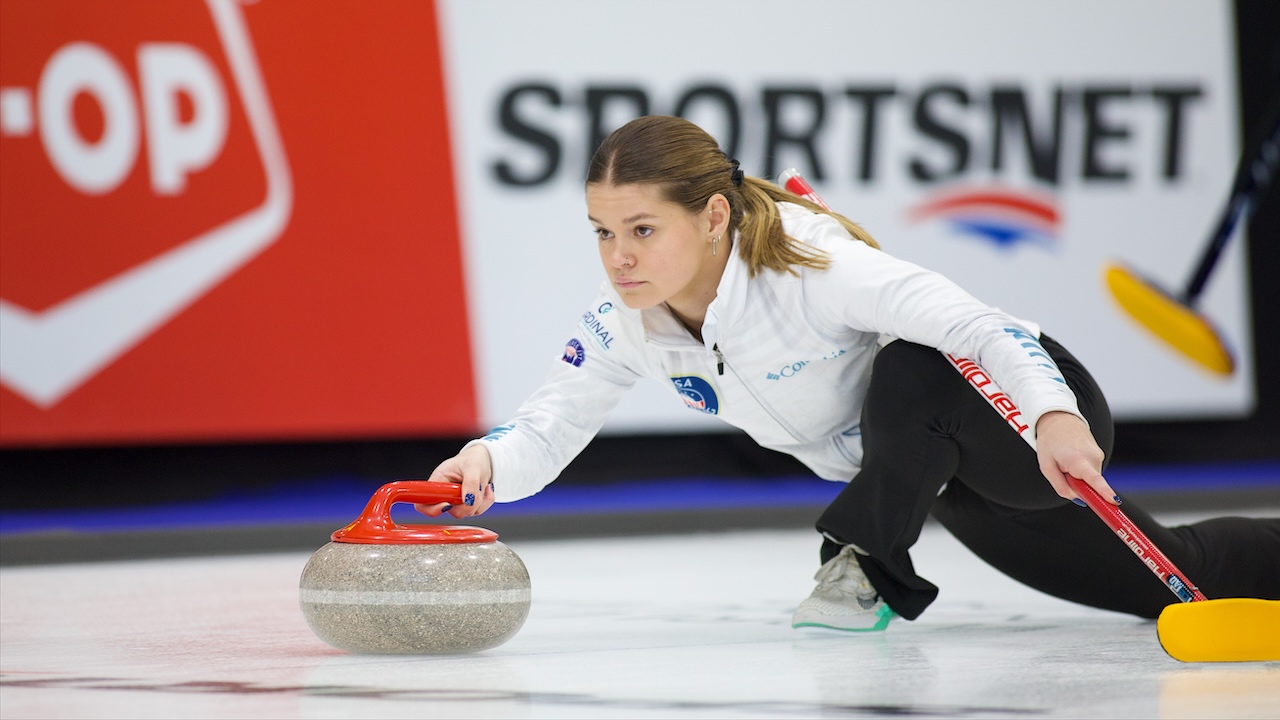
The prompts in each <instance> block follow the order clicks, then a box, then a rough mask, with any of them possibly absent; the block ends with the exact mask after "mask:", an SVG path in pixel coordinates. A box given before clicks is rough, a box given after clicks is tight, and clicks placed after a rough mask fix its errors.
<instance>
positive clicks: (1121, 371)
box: [440, 0, 1254, 431]
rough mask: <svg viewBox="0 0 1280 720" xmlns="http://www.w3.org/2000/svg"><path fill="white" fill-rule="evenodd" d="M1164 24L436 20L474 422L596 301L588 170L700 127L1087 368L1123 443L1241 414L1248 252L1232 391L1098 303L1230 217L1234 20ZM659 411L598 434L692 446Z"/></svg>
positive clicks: (1158, 12) (527, 384)
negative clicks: (1147, 430)
mask: <svg viewBox="0 0 1280 720" xmlns="http://www.w3.org/2000/svg"><path fill="white" fill-rule="evenodd" d="M1175 5H1176V8H1171V7H1170V6H1169V4H1168V3H1163V2H1151V1H1135V2H1127V3H1120V4H1117V3H1107V2H1100V1H1090V2H1082V3H1071V4H1045V3H1034V4H1026V3H1021V4H1019V3H1013V4H1011V3H996V2H979V1H973V2H957V3H945V4H940V3H933V2H920V1H914V2H913V1H908V2H900V3H829V2H797V3H792V4H790V5H788V6H786V8H785V9H782V8H776V7H769V6H750V7H746V6H743V5H742V4H741V3H735V2H727V1H725V2H703V3H698V4H696V5H688V4H684V3H678V2H663V1H659V2H643V3H641V2H618V3H608V4H606V5H600V4H596V3H589V2H581V1H577V0H559V1H548V2H539V3H527V4H520V5H518V6H513V5H510V4H506V3H500V2H499V3H495V2H492V1H490V2H485V1H483V0H480V1H472V0H451V1H449V2H443V3H441V6H440V7H441V18H442V26H443V27H444V28H445V34H446V36H447V37H448V49H449V52H448V55H447V63H446V67H447V70H448V73H449V88H450V113H451V117H452V119H453V125H454V127H455V128H457V130H458V133H457V136H456V143H457V144H456V147H457V152H456V158H457V169H458V172H457V174H458V179H459V183H460V185H461V187H462V188H463V190H462V196H463V204H462V207H463V212H464V224H465V226H466V229H467V231H466V242H467V246H468V254H469V256H470V257H471V258H473V259H474V260H475V262H474V263H473V264H472V266H471V269H470V281H471V283H472V287H471V290H472V293H473V297H474V298H477V300H476V302H477V307H476V313H477V315H478V316H480V317H484V318H486V324H485V325H484V327H481V328H477V330H478V334H477V337H476V347H477V349H478V351H479V352H478V362H477V368H476V369H477V373H478V377H479V381H480V383H481V386H482V387H483V388H484V391H483V392H482V396H483V397H484V398H485V401H484V403H483V405H482V407H481V414H482V416H483V417H485V418H486V419H489V420H492V421H497V420H498V419H500V418H501V417H502V416H504V415H505V414H507V413H509V412H510V410H511V409H512V408H514V407H515V406H517V405H518V404H519V402H520V400H521V399H522V398H523V397H524V396H525V395H526V394H527V393H528V392H529V391H530V390H531V389H532V388H533V387H534V386H535V385H536V384H537V382H538V380H539V378H540V376H541V373H542V372H544V371H543V369H542V368H544V367H545V357H546V356H547V355H548V354H549V353H553V352H555V347H556V343H557V342H558V338H559V336H560V334H561V333H562V332H563V327H564V326H565V323H567V322H570V320H569V319H570V318H573V317H575V315H576V308H578V307H580V305H581V303H582V300H583V298H584V297H589V296H590V295H591V293H593V292H594V289H595V286H596V284H597V283H598V282H599V280H600V279H602V278H603V277H604V275H603V271H602V269H601V268H600V266H599V259H598V257H597V255H596V251H595V248H594V241H593V239H592V236H591V232H590V230H591V228H590V225H589V223H588V222H587V221H586V218H585V206H584V202H583V198H582V181H583V175H584V171H585V166H586V163H587V160H588V159H589V157H590V153H591V152H592V150H593V149H594V147H595V146H596V144H598V142H599V141H600V139H601V138H603V137H604V136H605V135H607V134H608V132H609V131H611V130H612V129H613V128H615V127H617V126H618V125H620V124H622V123H624V122H626V121H627V120H629V119H631V118H632V117H635V116H637V115H640V114H646V113H651V114H677V115H683V116H685V117H688V118H690V119H692V120H694V121H695V122H698V123H699V124H701V125H702V126H703V127H705V128H706V129H707V130H709V131H710V132H711V133H712V134H713V135H715V136H716V137H717V139H719V140H720V142H721V145H722V147H723V148H724V149H725V150H726V152H727V153H729V154H730V155H731V156H734V157H737V158H738V159H740V160H741V161H742V166H743V168H744V170H748V171H749V172H750V173H751V174H753V175H757V176H764V177H773V176H775V175H776V173H778V172H780V171H781V170H783V169H785V168H787V167H795V168H797V169H799V170H800V172H801V173H802V174H803V175H804V176H805V177H806V178H807V179H808V180H809V181H810V183H812V184H813V185H814V186H815V188H816V189H817V191H818V193H819V194H820V195H821V196H822V197H823V198H824V199H825V200H826V201H827V202H828V203H829V204H830V205H832V206H833V207H835V208H836V209H837V210H839V211H841V212H843V213H844V214H846V215H847V216H849V217H850V218H852V219H853V220H855V221H857V222H860V223H862V224H863V225H864V226H865V227H866V228H868V229H869V230H870V231H871V232H872V233H873V234H874V235H875V236H876V237H877V238H878V239H879V240H880V242H881V243H882V245H883V246H884V248H885V249H886V250H887V251H888V252H892V253H894V254H895V255H898V256H900V257H903V258H905V259H908V260H911V261H913V262H917V263H919V264H921V265H924V266H926V267H929V268H932V269H935V270H938V271H941V272H943V273H944V274H946V275H948V276H949V277H951V278H952V279H954V280H955V281H956V282H958V283H959V284H960V285H961V286H963V287H964V288H966V289H967V290H969V291H970V292H971V293H972V294H974V295H975V296H977V297H978V298H980V299H982V300H984V301H985V302H987V303H989V304H991V305H994V306H997V307H1000V308H1001V309H1003V310H1005V311H1007V312H1009V313H1011V314H1013V315H1015V316H1017V317H1020V318H1025V319H1030V320H1033V321H1036V322H1038V323H1040V324H1041V325H1042V326H1043V327H1044V329H1045V331H1046V332H1047V333H1048V334H1050V335H1052V336H1054V337H1055V338H1057V339H1058V340H1059V341H1061V342H1063V343H1064V344H1065V345H1066V346H1067V347H1068V348H1070V349H1071V350H1072V352H1073V353H1074V354H1076V355H1077V356H1078V357H1080V358H1081V359H1082V360H1083V361H1084V362H1086V364H1087V365H1088V366H1089V367H1090V369H1091V370H1092V371H1093V372H1094V374H1095V375H1096V376H1097V378H1098V380H1099V382H1100V384H1101V385H1102V387H1103V389H1104V391H1105V392H1106V393H1107V395H1108V399H1109V401H1110V403H1111V407H1112V410H1113V411H1114V412H1115V415H1116V416H1117V417H1118V418H1121V419H1137V418H1158V417H1238V416H1242V415H1244V414H1246V413H1247V412H1248V411H1249V410H1250V408H1251V407H1252V405H1253V403H1254V395H1253V389H1252V388H1253V368H1252V366H1251V365H1250V363H1251V337H1250V328H1249V324H1248V315H1249V313H1248V306H1247V303H1248V300H1247V294H1246V287H1245V268H1244V264H1243V260H1242V252H1241V249H1242V246H1243V243H1242V242H1235V243H1234V244H1233V245H1232V246H1230V247H1229V248H1228V250H1227V252H1226V254H1225V255H1224V257H1223V258H1222V260H1221V262H1220V265H1219V266H1218V267H1217V269H1216V270H1215V275H1214V277H1213V280H1212V282H1211V284H1210V287H1209V289H1208V291H1207V292H1206V293H1205V295H1204V296H1203V297H1202V301H1201V305H1200V307H1199V309H1200V311H1201V312H1202V313H1204V314H1205V315H1207V316H1209V317H1211V318H1213V319H1214V321H1215V322H1216V323H1217V324H1218V325H1219V327H1220V328H1221V329H1222V331H1223V334H1224V335H1225V336H1226V337H1227V338H1228V341H1229V342H1230V343H1231V344H1232V345H1233V346H1234V347H1235V349H1236V352H1237V357H1239V358H1240V359H1241V360H1242V364H1241V366H1240V367H1239V368H1238V369H1237V371H1236V372H1235V374H1234V375H1233V376H1232V377H1230V378H1228V379H1226V380H1223V379H1220V378H1217V377H1213V376H1209V375H1207V374H1206V373H1204V372H1203V371H1201V370H1200V369H1199V368H1197V367H1195V366H1193V365H1192V364H1191V363H1189V362H1188V361H1186V360H1184V359H1183V358H1181V357H1180V356H1178V355H1176V353H1173V352H1171V351H1170V350H1168V349H1166V347H1164V346H1163V345H1161V344H1160V343H1158V342H1157V341H1154V340H1153V339H1151V338H1150V337H1149V336H1148V335H1147V334H1146V333H1145V331H1144V330H1142V329H1140V328H1138V327H1137V326H1136V325H1135V324H1134V323H1133V322H1132V321H1131V320H1130V319H1129V318H1128V317H1127V316H1125V315H1124V314H1123V312H1122V311H1121V310H1120V309H1119V308H1118V307H1117V306H1116V304H1115V303H1114V302H1113V301H1112V300H1111V298H1110V297H1109V295H1108V294H1107V290H1106V288H1105V286H1104V284H1103V282H1102V272H1103V269H1104V267H1105V266H1106V265H1107V264H1109V263H1111V262H1113V261H1117V260H1120V261H1124V262H1127V263H1129V264H1132V265H1135V266H1137V267H1140V268H1141V269H1143V270H1144V271H1145V273H1146V274H1148V275H1150V276H1152V277H1154V278H1156V279H1158V280H1160V281H1163V282H1165V283H1167V284H1168V285H1169V286H1171V287H1176V286H1178V285H1179V284H1180V283H1182V282H1183V281H1184V278H1185V277H1186V275H1187V274H1189V272H1190V271H1191V269H1192V267H1193V265H1194V263H1195V261H1196V259H1197V258H1198V256H1199V254H1200V251H1201V248H1202V247H1203V244H1204V241H1205V237H1206V233H1207V232H1208V231H1209V230H1210V229H1211V226H1212V224H1213V219H1214V216H1215V214H1216V213H1217V211H1218V209H1219V206H1220V205H1221V203H1223V202H1224V201H1225V198H1226V196H1227V193H1228V190H1229V186H1230V181H1231V175H1232V171H1233V169H1234V165H1235V162H1236V157H1237V153H1238V149H1237V145H1238V143H1237V137H1236V126H1237V109H1236V108H1237V98H1236V78H1235V71H1234V56H1233V48H1234V44H1233V40H1232V32H1233V31H1232V26H1231V6H1230V3H1228V2H1178V3H1175ZM926 15H927V16H928V17H929V19H930V20H929V22H927V23H921V22H920V21H919V20H920V18H921V17H922V16H926ZM570 17H579V18H584V19H587V18H589V21H588V22H587V24H586V25H585V26H584V25H582V24H580V23H576V22H574V23H570V22H564V21H562V20H561V19H563V18H570ZM675 17H678V18H680V19H679V21H673V20H672V18H675ZM531 27H536V28H538V32H529V31H528V29H529V28H531ZM708 27H714V28H716V30H715V32H714V35H713V36H712V37H709V36H708V35H707V33H706V32H705V28H708ZM1085 47H1087V48H1090V50H1089V51H1088V52H1084V53H1082V52H1081V48H1085ZM494 58H513V59H514V58H518V59H519V60H518V62H517V61H514V60H513V61H511V62H495V61H494ZM498 207H501V208H503V212H495V211H494V208H498ZM513 237H520V238H522V240H521V241H520V242H518V243H517V242H513V241H512V238H513ZM504 258H506V259H508V260H509V262H502V260H503V259H504ZM508 268H518V271H516V270H508ZM552 276H554V277H557V278H560V279H561V281H559V282H556V283H554V284H551V283H547V282H545V281H544V280H543V278H546V277H552ZM564 278H577V279H578V280H579V282H576V283H575V282H564V281H563V279H564ZM530 296H536V297H538V298H540V302H539V303H538V304H537V305H536V306H535V305H532V304H523V305H522V306H521V308H520V309H519V310H517V311H514V312H512V310H513V309H514V308H513V307H512V305H511V302H510V299H511V298H513V297H519V298H525V297H530ZM557 318H561V319H560V320H557ZM631 395H633V396H635V395H641V393H632V394H631ZM663 400H664V399H663V398H662V397H661V395H660V394H658V393H646V394H644V397H643V398H640V397H635V398H633V397H628V399H627V400H626V401H624V403H623V404H622V405H621V406H620V408H619V410H618V411H617V412H616V413H615V416H614V417H613V419H612V420H611V421H610V423H609V424H607V425H606V429H607V430H612V431H629V430H650V431H652V430H662V429H668V428H671V427H679V426H684V425H689V424H692V423H694V422H695V421H697V420H698V419H697V418H691V417H689V416H692V415H694V414H693V413H680V412H679V411H678V407H677V408H672V407H670V406H669V405H670V404H669V403H665V402H664V401H663ZM682 416H683V417H682ZM699 427H703V426H702V425H699Z"/></svg>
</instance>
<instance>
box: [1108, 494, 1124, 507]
mask: <svg viewBox="0 0 1280 720" xmlns="http://www.w3.org/2000/svg"><path fill="white" fill-rule="evenodd" d="M1111 499H1112V500H1115V501H1116V504H1117V505H1119V504H1120V503H1122V502H1124V501H1123V500H1121V499H1120V496H1119V495H1116V496H1115V497H1113V498H1111Z"/></svg>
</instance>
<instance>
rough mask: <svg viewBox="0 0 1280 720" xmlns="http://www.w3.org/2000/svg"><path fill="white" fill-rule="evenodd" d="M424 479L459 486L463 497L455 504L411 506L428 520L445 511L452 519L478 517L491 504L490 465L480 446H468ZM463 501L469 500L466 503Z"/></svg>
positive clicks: (485, 451) (484, 451) (486, 452)
mask: <svg viewBox="0 0 1280 720" xmlns="http://www.w3.org/2000/svg"><path fill="white" fill-rule="evenodd" d="M427 479H428V480H429V481H431V482H451V483H457V484H459V485H461V486H462V498H463V502H462V503H460V504H458V505H449V504H448V503H436V504H434V505H423V504H416V505H414V508H416V509H417V511H418V512H420V513H422V514H423V515H426V516H428V517H440V516H441V515H442V514H444V513H446V512H447V513H448V514H449V515H451V516H453V517H456V518H464V517H470V516H472V515H480V514H481V513H483V512H484V511H485V510H488V509H489V507H490V506H491V505H493V500H494V497H493V462H492V461H491V460H490V459H489V451H488V450H486V449H485V447H484V446H483V445H472V446H471V447H469V448H467V449H465V450H463V451H462V452H460V453H458V454H457V455H454V456H453V457H451V458H449V459H448V460H445V461H444V462H442V463H440V464H439V465H437V466H436V469H435V470H434V471H433V472H432V473H431V477H429V478H427ZM467 498H470V499H471V503H470V504H468V503H467Z"/></svg>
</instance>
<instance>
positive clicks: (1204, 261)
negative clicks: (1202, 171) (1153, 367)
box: [1103, 100, 1280, 375]
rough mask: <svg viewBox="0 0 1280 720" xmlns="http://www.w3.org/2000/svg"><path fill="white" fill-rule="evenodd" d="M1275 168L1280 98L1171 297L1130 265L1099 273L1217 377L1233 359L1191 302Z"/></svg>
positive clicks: (1279, 161) (1160, 333) (1146, 323)
mask: <svg viewBox="0 0 1280 720" xmlns="http://www.w3.org/2000/svg"><path fill="white" fill-rule="evenodd" d="M1277 170H1280V100H1277V104H1276V107H1274V108H1273V109H1272V113H1271V121H1270V126H1269V127H1266V126H1264V128H1263V133H1262V135H1261V137H1260V138H1259V139H1258V140H1257V141H1256V142H1255V143H1254V144H1253V147H1252V148H1251V149H1250V150H1249V151H1246V152H1245V153H1244V154H1243V155H1242V156H1241V158H1240V163H1239V166H1238V167H1237V168H1236V174H1235V180H1234V181H1233V182H1232V186H1231V195H1230V198H1229V199H1228V200H1227V204H1226V206H1225V207H1224V208H1223V209H1222V212H1221V213H1219V216H1218V219H1217V223H1216V224H1215V225H1214V229H1213V232H1212V233H1211V234H1210V237H1209V243H1208V245H1207V246H1206V247H1205V249H1204V252H1203V253H1202V254H1201V257H1200V261H1199V263H1198V264H1197V266H1196V269H1195V271H1194V272H1193V273H1192V277H1191V280H1190V281H1189V282H1188V283H1187V287H1186V289H1185V290H1183V291H1182V293H1181V294H1180V295H1174V294H1173V293H1170V292H1168V291H1166V290H1165V289H1164V288H1162V287H1160V285H1159V284H1157V283H1156V282H1154V281H1152V280H1150V279H1148V278H1145V277H1143V276H1142V275H1140V274H1139V273H1137V272H1135V271H1134V270H1133V269H1131V268H1130V267H1128V266H1126V265H1124V264H1122V263H1117V262H1113V263H1111V264H1110V265H1108V266H1107V267H1106V269H1105V271H1104V273H1103V277H1104V278H1105V280H1106V283H1107V287H1108V288H1109V289H1110V290H1111V295H1112V297H1113V298H1114V299H1115V301H1116V303H1117V304H1118V305H1119V306H1120V307H1121V308H1123V309H1124V310H1125V312H1127V313H1128V314H1129V316H1130V317H1132V318H1133V319H1134V320H1136V321H1137V322H1138V323H1139V324H1140V325H1142V326H1143V327H1145V328H1146V329H1147V330H1149V331H1150V332H1151V333H1152V334H1154V335H1155V336H1156V337H1158V338H1159V339H1161V340H1163V341H1164V342H1165V343H1167V344H1168V345H1169V346H1170V347H1172V348H1173V349H1175V350H1177V351H1178V352H1180V353H1182V354H1183V355H1184V356H1186V357H1187V358H1189V359H1191V360H1192V361H1194V362H1195V363H1197V364H1198V365H1200V366H1201V367H1203V368H1205V369H1207V370H1209V371H1210V372H1213V373H1215V374H1218V375H1230V374H1231V373H1233V372H1234V371H1235V359H1234V358H1233V357H1232V354H1231V351H1230V349H1229V348H1228V346H1227V343H1226V342H1225V341H1224V340H1223V338H1222V336H1221V334H1220V333H1219V332H1218V330H1217V328H1216V327H1215V326H1214V324H1213V323H1212V322H1211V321H1210V320H1209V319H1208V318H1206V317H1205V316H1204V315H1202V314H1200V313H1198V312H1196V310H1195V306H1196V301H1197V300H1198V299H1199V297H1200V293H1201V292H1202V291H1203V290H1204V287H1205V285H1206V284H1207V283H1208V281H1209V274H1210V273H1211V272H1212V271H1213V268H1214V265H1216V264H1217V262H1218V257H1219V256H1220V255H1221V254H1222V250H1223V248H1225V247H1226V245H1227V241H1228V240H1230V239H1231V236H1232V231H1233V230H1234V229H1235V228H1236V226H1237V225H1238V224H1240V223H1241V222H1242V221H1247V220H1248V219H1249V216H1250V215H1251V214H1252V213H1253V210H1254V208H1255V207H1256V206H1257V203H1258V200H1259V199H1260V198H1261V197H1262V196H1263V195H1264V194H1265V192H1266V190H1267V187H1268V186H1269V185H1270V184H1271V181H1272V180H1273V179H1274V177H1275V175H1276V172H1277Z"/></svg>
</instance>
